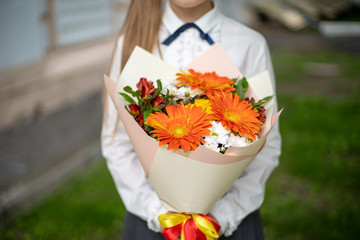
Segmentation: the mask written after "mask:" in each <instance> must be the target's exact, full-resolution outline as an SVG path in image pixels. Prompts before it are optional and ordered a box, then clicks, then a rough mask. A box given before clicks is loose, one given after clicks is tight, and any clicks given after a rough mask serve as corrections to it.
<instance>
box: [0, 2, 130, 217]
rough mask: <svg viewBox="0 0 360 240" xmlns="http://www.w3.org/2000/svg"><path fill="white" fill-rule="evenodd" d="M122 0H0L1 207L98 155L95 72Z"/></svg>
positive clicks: (105, 59)
mask: <svg viewBox="0 0 360 240" xmlns="http://www.w3.org/2000/svg"><path fill="white" fill-rule="evenodd" d="M128 2H129V1H128V0H16V1H14V0H0V115H1V118H0V213H2V212H3V211H5V210H6V209H9V208H11V207H14V206H16V204H24V202H31V201H30V198H32V197H34V196H40V195H41V194H40V193H41V192H44V189H46V188H48V187H49V186H52V185H53V184H54V183H55V182H56V181H57V180H58V179H59V178H61V177H62V176H64V175H65V174H67V173H68V172H70V171H72V170H73V169H75V168H76V167H78V166H80V165H81V164H82V161H83V160H84V159H85V160H86V159H90V158H95V156H99V155H100V152H99V144H98V139H99V135H100V126H101V120H102V109H101V95H102V87H103V81H102V77H103V74H104V73H107V72H108V68H109V64H110V56H111V52H112V49H113V46H114V43H115V38H116V35H117V33H118V31H119V29H120V26H121V24H122V22H123V20H124V18H125V13H126V10H127V6H128ZM79 154H80V155H79ZM24 200H26V201H24Z"/></svg>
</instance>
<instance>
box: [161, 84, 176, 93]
mask: <svg viewBox="0 0 360 240" xmlns="http://www.w3.org/2000/svg"><path fill="white" fill-rule="evenodd" d="M161 84H162V89H161V93H162V94H164V95H166V93H167V90H168V89H169V92H171V89H173V88H174V87H175V83H174V82H169V81H164V82H161Z"/></svg>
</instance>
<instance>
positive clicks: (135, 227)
mask: <svg viewBox="0 0 360 240" xmlns="http://www.w3.org/2000/svg"><path fill="white" fill-rule="evenodd" d="M121 239H122V240H164V239H165V238H164V237H163V236H162V235H161V234H160V233H156V232H153V231H151V230H149V229H148V227H147V224H146V222H145V221H143V220H142V219H140V218H138V217H136V216H135V215H133V214H131V213H129V212H127V213H126V215H125V220H124V226H123V232H122V238H121ZM263 239H264V234H263V228H262V224H261V219H260V214H259V211H255V212H253V213H251V214H250V215H248V216H247V217H246V218H245V219H244V220H243V221H242V222H241V224H240V225H239V227H238V229H237V230H236V231H235V232H234V233H233V234H232V235H231V236H230V237H224V236H222V237H220V238H219V240H263Z"/></svg>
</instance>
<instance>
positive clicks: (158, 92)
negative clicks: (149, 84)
mask: <svg viewBox="0 0 360 240" xmlns="http://www.w3.org/2000/svg"><path fill="white" fill-rule="evenodd" d="M156 84H157V88H156V91H155V93H154V95H153V96H152V98H151V99H150V101H151V100H153V99H154V98H156V97H157V96H158V95H159V94H160V93H161V90H162V84H161V81H160V79H158V80H156Z"/></svg>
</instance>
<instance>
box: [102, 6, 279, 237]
mask: <svg viewBox="0 0 360 240" xmlns="http://www.w3.org/2000/svg"><path fill="white" fill-rule="evenodd" d="M195 24H196V26H197V27H198V28H199V29H200V30H201V31H202V34H200V32H201V31H200V30H199V29H197V28H195V27H190V28H186V29H185V30H184V31H183V32H181V34H179V35H178V36H177V37H176V38H174V39H171V43H170V44H169V45H166V44H160V51H161V55H160V53H159V49H156V50H155V51H154V54H155V55H158V56H162V58H163V60H164V61H165V62H167V63H169V64H171V65H173V66H175V67H176V68H178V69H182V68H183V67H186V66H187V65H188V64H189V63H191V62H192V61H193V60H194V59H195V58H196V57H198V56H200V55H201V54H202V53H204V52H205V51H206V50H208V49H209V48H210V47H211V43H210V42H211V41H213V42H216V43H218V44H220V45H221V47H222V48H223V49H224V51H225V52H226V53H227V55H228V56H229V57H230V58H231V60H232V61H233V63H234V64H235V65H236V66H237V67H238V69H239V70H240V71H241V72H242V74H243V75H244V76H246V77H247V78H249V77H252V76H255V75H256V74H259V73H261V72H263V71H265V70H268V71H269V74H270V77H271V80H272V84H273V88H274V90H275V80H274V75H273V68H272V64H271V60H270V56H269V51H268V47H267V44H266V41H265V39H264V38H263V37H262V36H261V35H260V34H259V33H257V32H255V31H254V30H252V29H250V28H248V27H246V26H244V25H243V24H241V23H238V22H236V21H234V20H232V19H230V18H228V17H226V16H224V15H223V14H222V13H221V12H220V11H219V9H218V8H217V6H216V5H215V6H214V8H213V9H212V10H211V11H209V12H208V13H206V14H205V15H204V16H202V17H201V18H200V19H198V20H197V21H196V22H195ZM183 25H184V22H182V21H181V20H180V19H179V18H178V17H177V16H176V14H175V13H174V12H173V11H172V9H171V7H170V5H169V4H168V3H167V5H166V7H165V12H164V15H163V21H162V26H161V29H160V33H159V34H160V35H159V39H160V42H161V43H162V42H164V41H166V40H167V39H168V38H169V36H171V35H172V34H174V33H175V32H176V31H177V30H178V29H179V28H180V27H181V26H183ZM204 33H205V34H207V36H208V37H209V38H206V37H204ZM209 39H210V40H209ZM122 41H123V38H122V37H120V38H119V40H118V44H117V49H116V51H115V55H114V59H113V64H112V68H111V72H110V78H111V79H113V80H118V78H119V75H120V63H121V59H120V57H121V50H122ZM274 92H275V91H274ZM274 103H275V106H274V112H275V113H276V112H277V102H276V98H275V102H274ZM116 119H117V112H116V109H115V107H114V106H113V105H112V104H109V107H108V118H107V121H106V122H104V123H103V127H102V135H101V139H102V141H101V145H102V153H103V156H104V157H105V158H106V160H107V164H108V168H109V170H110V172H111V174H112V176H113V179H114V182H115V185H116V188H117V190H118V192H119V194H120V196H121V198H122V201H123V203H124V205H125V207H126V209H127V211H128V213H127V214H126V218H125V223H124V228H123V240H127V239H129V240H136V239H164V238H163V237H162V236H161V235H160V233H159V230H160V225H159V221H158V219H157V217H158V216H159V215H160V214H163V213H166V212H167V210H166V209H165V208H164V206H163V205H162V203H161V202H160V200H159V198H158V197H157V195H156V193H155V192H154V191H153V189H152V188H151V186H150V184H149V182H148V181H147V179H146V178H145V174H144V171H143V170H142V167H141V165H140V163H139V160H138V159H137V157H136V154H135V152H134V150H133V147H132V144H131V142H130V140H129V138H128V136H127V134H126V131H125V129H124V127H123V126H122V125H121V123H120V126H119V127H118V128H117V131H116V132H115V133H114V128H115V123H116ZM114 134H115V135H114ZM280 146H281V138H280V134H279V127H278V124H277V123H276V124H275V125H274V127H273V129H272V130H271V132H270V134H269V136H268V138H267V141H266V145H265V147H264V148H263V150H262V151H261V152H260V153H259V154H258V155H257V156H256V158H255V159H254V160H253V162H252V163H251V164H250V165H249V166H248V167H247V170H246V171H245V173H244V174H242V175H241V177H240V178H239V179H238V180H237V181H236V182H235V183H234V184H233V185H232V186H231V188H230V189H229V190H228V192H227V193H226V194H225V195H224V196H223V197H222V199H220V200H219V201H218V202H217V203H216V204H215V206H214V207H213V208H212V209H211V211H210V213H211V214H212V215H213V216H214V217H215V218H216V219H217V221H218V222H219V224H220V226H221V231H222V233H223V236H222V237H221V238H220V239H247V240H251V239H263V234H262V226H261V221H260V216H259V212H258V209H259V207H260V206H261V204H262V202H263V199H264V191H265V182H266V180H267V179H268V177H269V175H270V174H271V172H272V171H273V169H274V168H275V167H276V166H277V165H278V158H279V156H280V152H281V150H280ZM227 237H229V238H227Z"/></svg>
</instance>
